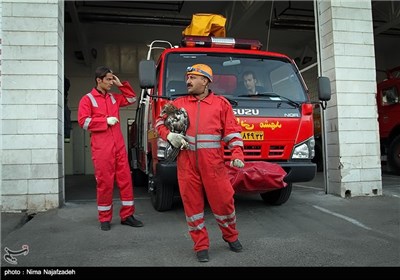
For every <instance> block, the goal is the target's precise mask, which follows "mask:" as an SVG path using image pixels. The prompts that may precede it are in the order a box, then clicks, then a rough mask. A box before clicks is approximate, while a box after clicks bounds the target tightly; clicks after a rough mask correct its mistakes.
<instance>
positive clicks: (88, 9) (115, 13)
mask: <svg viewBox="0 0 400 280" xmlns="http://www.w3.org/2000/svg"><path fill="white" fill-rule="evenodd" d="M372 10H373V25H374V41H375V57H376V70H377V72H376V74H377V82H379V81H381V80H383V79H384V78H385V74H384V71H385V70H387V69H391V68H394V67H396V66H399V65H396V63H398V62H399V61H400V53H399V52H398V47H397V48H396V47H395V46H399V45H400V39H399V38H400V20H399V18H400V17H399V14H400V2H397V1H372ZM195 13H213V14H221V15H224V16H225V17H226V19H227V20H226V35H227V37H234V38H243V39H256V40H259V41H260V42H261V43H262V45H263V47H262V49H263V50H269V51H274V52H280V53H284V54H286V55H288V56H289V57H291V58H294V59H295V61H296V63H297V66H298V68H299V69H300V70H301V71H302V75H303V77H304V79H305V81H306V83H307V86H308V88H309V90H310V97H311V99H312V100H314V101H316V100H317V97H316V95H317V93H316V77H317V76H318V73H317V66H316V61H317V53H316V40H315V19H314V4H313V1H65V26H64V36H65V40H64V41H65V48H64V56H65V57H64V59H65V60H64V62H65V77H66V78H67V79H68V80H69V82H70V88H69V90H68V92H67V96H66V105H67V106H68V107H69V109H70V110H71V127H72V129H71V130H70V135H69V138H68V137H66V139H64V151H65V153H64V162H65V164H64V167H65V175H66V177H65V186H66V190H65V195H66V201H71V200H87V199H95V198H96V182H95V178H94V175H93V173H94V169H93V164H92V159H91V152H90V137H89V134H88V133H87V132H86V131H84V130H83V129H81V128H80V127H79V125H78V123H77V109H78V103H79V100H80V98H81V97H82V96H83V95H84V94H86V93H87V92H89V91H90V90H91V88H93V87H94V86H95V79H94V70H95V68H96V67H97V66H100V65H107V66H109V67H111V69H113V71H114V72H115V73H116V74H117V75H118V77H119V78H120V79H121V80H128V81H129V82H130V83H131V85H132V86H133V88H134V90H135V92H136V93H137V94H139V92H140V87H139V82H138V64H139V61H140V60H142V59H144V58H145V57H146V55H147V50H148V46H147V45H148V44H150V43H151V42H152V41H153V40H166V41H169V42H171V43H172V44H173V45H178V44H179V43H180V40H181V38H182V31H183V30H184V29H185V27H186V26H188V25H189V24H190V22H191V18H192V15H193V14H195ZM135 108H136V105H133V106H129V107H126V108H123V109H121V120H120V122H121V127H122V130H123V134H124V137H125V140H126V146H127V147H129V142H130V139H129V136H130V134H129V129H130V125H131V124H132V122H133V120H134V117H135ZM146 189H147V188H145V187H143V186H135V193H137V192H143V193H145V192H146V191H147V190H146ZM114 195H115V197H118V192H117V188H115V193H114Z"/></svg>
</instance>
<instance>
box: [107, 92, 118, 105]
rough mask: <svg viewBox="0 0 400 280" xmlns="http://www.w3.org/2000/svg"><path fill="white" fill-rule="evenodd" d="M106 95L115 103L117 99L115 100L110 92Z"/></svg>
mask: <svg viewBox="0 0 400 280" xmlns="http://www.w3.org/2000/svg"><path fill="white" fill-rule="evenodd" d="M108 95H109V96H110V98H111V102H112V104H115V103H116V102H117V101H116V100H115V98H114V95H112V94H111V93H109V94H108Z"/></svg>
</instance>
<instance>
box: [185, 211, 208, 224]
mask: <svg viewBox="0 0 400 280" xmlns="http://www.w3.org/2000/svg"><path fill="white" fill-rule="evenodd" d="M202 218H204V212H201V213H199V214H194V215H193V216H190V217H188V216H186V221H187V222H194V221H197V220H200V219H202Z"/></svg>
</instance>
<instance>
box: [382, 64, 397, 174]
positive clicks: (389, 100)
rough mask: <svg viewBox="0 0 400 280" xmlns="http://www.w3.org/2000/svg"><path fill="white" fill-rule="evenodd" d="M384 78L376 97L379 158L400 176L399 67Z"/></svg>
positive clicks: (388, 72)
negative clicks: (379, 145) (379, 146)
mask: <svg viewBox="0 0 400 280" xmlns="http://www.w3.org/2000/svg"><path fill="white" fill-rule="evenodd" d="M386 77H387V78H386V79H385V80H384V81H382V82H380V83H378V87H377V88H378V92H377V95H376V98H377V99H376V100H377V104H378V122H379V134H380V142H381V157H382V161H383V162H387V166H388V170H389V171H391V172H393V173H396V174H399V175H400V98H399V96H400V66H399V67H396V68H394V69H391V70H388V71H386Z"/></svg>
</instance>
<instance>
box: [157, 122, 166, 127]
mask: <svg viewBox="0 0 400 280" xmlns="http://www.w3.org/2000/svg"><path fill="white" fill-rule="evenodd" d="M162 124H164V121H158V122H157V123H156V127H159V126H160V125H162Z"/></svg>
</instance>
